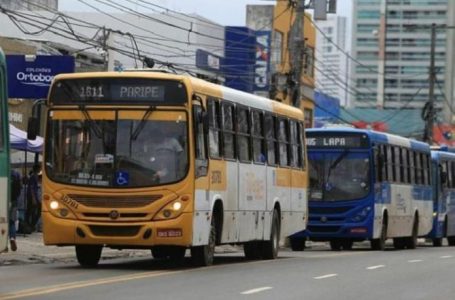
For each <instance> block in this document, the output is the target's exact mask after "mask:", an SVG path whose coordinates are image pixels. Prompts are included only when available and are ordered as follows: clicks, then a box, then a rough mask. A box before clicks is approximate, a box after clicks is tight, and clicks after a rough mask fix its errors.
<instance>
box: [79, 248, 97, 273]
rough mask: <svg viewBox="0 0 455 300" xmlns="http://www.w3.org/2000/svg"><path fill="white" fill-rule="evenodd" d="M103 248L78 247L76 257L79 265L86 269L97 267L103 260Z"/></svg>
mask: <svg viewBox="0 0 455 300" xmlns="http://www.w3.org/2000/svg"><path fill="white" fill-rule="evenodd" d="M102 250H103V246H99V245H77V246H76V257H77V261H78V263H79V264H80V265H81V266H82V267H85V268H93V267H96V266H97V265H98V263H99V261H100V258H101V251H102Z"/></svg>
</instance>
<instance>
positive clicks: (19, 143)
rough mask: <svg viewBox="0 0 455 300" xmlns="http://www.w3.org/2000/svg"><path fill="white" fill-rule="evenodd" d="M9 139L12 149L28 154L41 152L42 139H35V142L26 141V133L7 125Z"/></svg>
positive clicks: (38, 137)
mask: <svg viewBox="0 0 455 300" xmlns="http://www.w3.org/2000/svg"><path fill="white" fill-rule="evenodd" d="M9 138H10V145H11V148H12V149H15V150H22V151H26V150H27V151H29V152H42V151H43V138H42V137H40V136H37V137H36V140H34V141H30V140H27V132H25V131H23V130H20V129H19V128H16V127H15V126H14V125H11V124H9Z"/></svg>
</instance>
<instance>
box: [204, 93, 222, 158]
mask: <svg viewBox="0 0 455 300" xmlns="http://www.w3.org/2000/svg"><path fill="white" fill-rule="evenodd" d="M207 110H208V117H209V146H210V147H209V149H210V157H213V158H220V157H221V153H220V122H219V102H218V101H215V99H213V98H211V99H208V101H207Z"/></svg>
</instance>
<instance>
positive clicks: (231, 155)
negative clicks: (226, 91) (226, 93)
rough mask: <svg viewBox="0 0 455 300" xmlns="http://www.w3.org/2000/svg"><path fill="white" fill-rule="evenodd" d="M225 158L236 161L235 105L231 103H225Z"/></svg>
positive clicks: (222, 107) (223, 113)
mask: <svg viewBox="0 0 455 300" xmlns="http://www.w3.org/2000/svg"><path fill="white" fill-rule="evenodd" d="M221 109H222V116H223V118H222V119H223V124H222V128H223V151H224V153H223V156H224V158H225V159H228V160H233V159H235V129H234V105H233V104H232V103H229V102H223V103H222V106H221Z"/></svg>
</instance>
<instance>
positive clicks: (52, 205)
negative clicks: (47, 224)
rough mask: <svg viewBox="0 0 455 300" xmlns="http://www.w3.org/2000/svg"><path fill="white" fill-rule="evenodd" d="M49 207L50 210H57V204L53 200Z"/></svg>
mask: <svg viewBox="0 0 455 300" xmlns="http://www.w3.org/2000/svg"><path fill="white" fill-rule="evenodd" d="M50 207H51V209H57V208H58V202H57V201H55V200H53V201H51V203H50Z"/></svg>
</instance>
